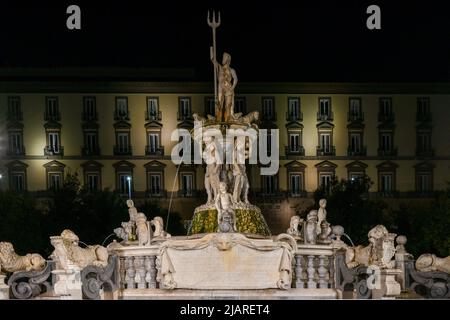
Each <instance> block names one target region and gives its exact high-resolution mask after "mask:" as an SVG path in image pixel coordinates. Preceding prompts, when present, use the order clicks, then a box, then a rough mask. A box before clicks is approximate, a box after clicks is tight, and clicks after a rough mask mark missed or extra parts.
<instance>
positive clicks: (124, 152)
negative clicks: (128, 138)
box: [113, 146, 132, 156]
mask: <svg viewBox="0 0 450 320" xmlns="http://www.w3.org/2000/svg"><path fill="white" fill-rule="evenodd" d="M113 151H114V155H115V156H131V151H132V150H131V146H114V150H113Z"/></svg>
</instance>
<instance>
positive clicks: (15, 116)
mask: <svg viewBox="0 0 450 320" xmlns="http://www.w3.org/2000/svg"><path fill="white" fill-rule="evenodd" d="M6 120H8V121H23V114H22V110H20V111H18V112H17V111H16V112H14V113H11V112H8V116H7V118H6Z"/></svg>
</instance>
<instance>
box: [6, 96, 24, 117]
mask: <svg viewBox="0 0 450 320" xmlns="http://www.w3.org/2000/svg"><path fill="white" fill-rule="evenodd" d="M8 119H9V120H15V121H21V120H22V109H21V101H20V97H8Z"/></svg>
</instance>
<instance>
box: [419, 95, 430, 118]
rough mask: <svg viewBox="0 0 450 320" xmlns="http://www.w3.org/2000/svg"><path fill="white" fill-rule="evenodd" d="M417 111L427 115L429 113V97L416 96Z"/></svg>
mask: <svg viewBox="0 0 450 320" xmlns="http://www.w3.org/2000/svg"><path fill="white" fill-rule="evenodd" d="M417 113H418V114H420V115H427V114H429V113H430V98H428V97H419V98H417Z"/></svg>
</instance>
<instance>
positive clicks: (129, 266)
mask: <svg viewBox="0 0 450 320" xmlns="http://www.w3.org/2000/svg"><path fill="white" fill-rule="evenodd" d="M125 268H126V276H125V281H126V283H127V289H134V288H135V286H134V283H135V282H134V280H135V279H134V277H135V276H136V270H135V269H134V257H126V258H125Z"/></svg>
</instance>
